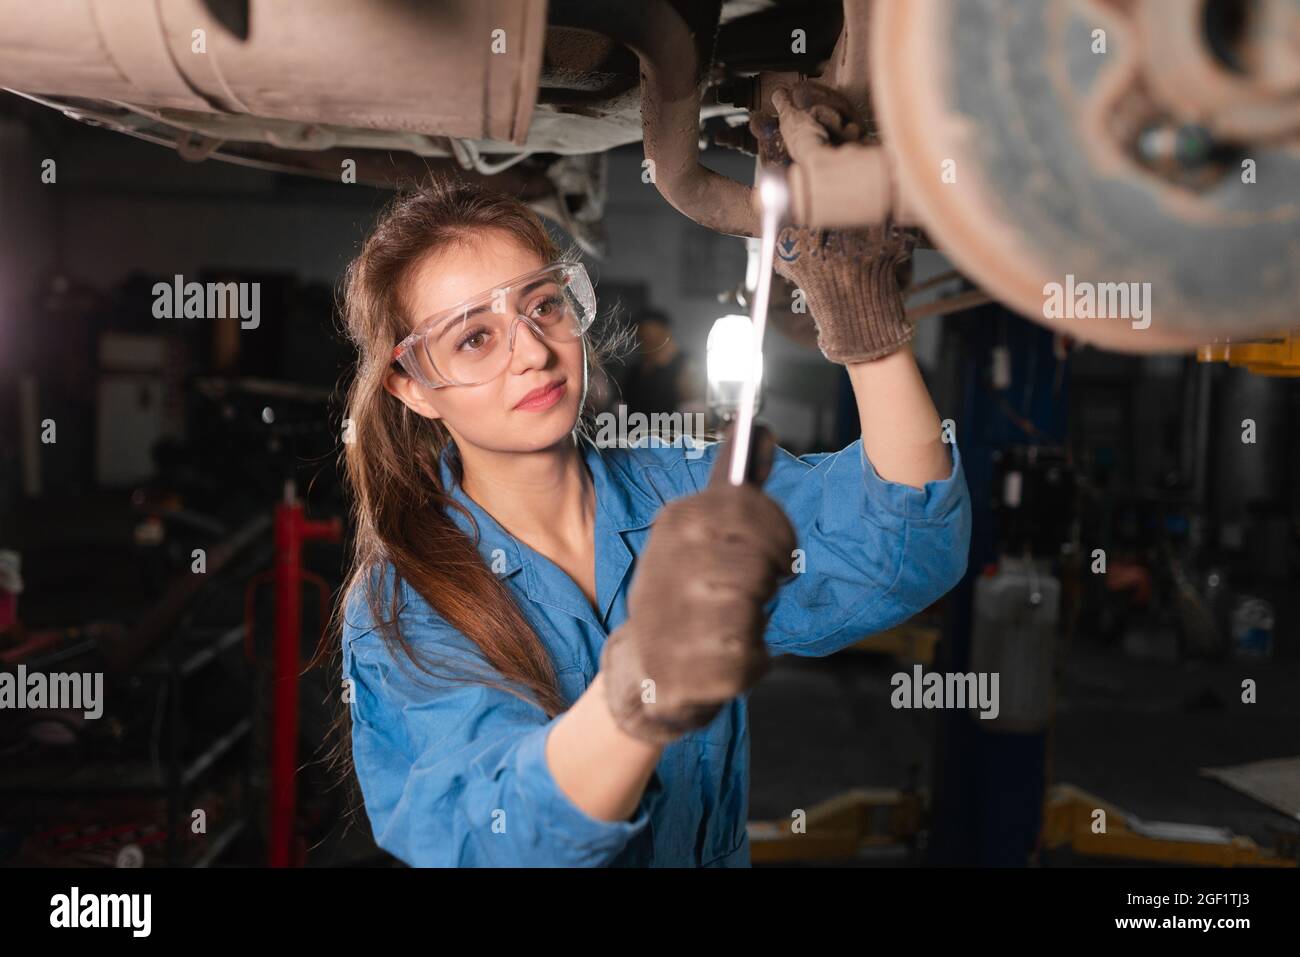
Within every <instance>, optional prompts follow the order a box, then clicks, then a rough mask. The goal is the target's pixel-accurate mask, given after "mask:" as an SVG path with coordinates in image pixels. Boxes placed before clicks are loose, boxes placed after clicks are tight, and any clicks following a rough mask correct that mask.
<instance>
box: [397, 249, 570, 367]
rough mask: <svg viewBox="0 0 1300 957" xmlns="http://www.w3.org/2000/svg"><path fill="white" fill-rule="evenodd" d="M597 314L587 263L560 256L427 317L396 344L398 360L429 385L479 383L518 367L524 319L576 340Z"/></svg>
mask: <svg viewBox="0 0 1300 957" xmlns="http://www.w3.org/2000/svg"><path fill="white" fill-rule="evenodd" d="M595 317H596V294H595V292H594V291H593V290H592V288H591V279H590V278H589V277H588V276H587V270H586V269H585V268H584V267H583V265H582V263H575V262H555V263H551V264H550V265H549V266H543V267H542V268H541V269H538V270H535V271H533V272H530V273H525V274H524V275H522V276H516V277H515V278H514V279H511V280H509V281H508V282H506V283H504V284H502V285H500V286H497V287H495V288H493V289H490V290H488V291H487V292H484V293H481V294H479V295H477V296H474V297H473V298H471V299H467V300H465V301H464V302H461V303H458V304H456V305H454V306H451V307H449V308H447V309H443V310H441V311H440V312H436V313H434V314H433V315H432V316H429V317H427V318H426V319H424V320H422V321H421V322H420V323H419V324H418V325H417V326H416V328H415V331H414V332H412V333H411V334H410V335H409V336H407V337H406V338H405V339H403V340H402V341H401V342H399V343H398V344H397V347H396V348H395V349H393V361H394V362H396V363H397V364H398V365H399V366H401V368H402V370H403V371H404V372H405V373H406V374H407V375H409V376H410V377H411V378H413V379H415V380H416V381H417V382H419V383H421V384H422V385H425V386H427V387H428V388H431V389H441V388H445V387H446V386H451V385H479V384H481V383H484V382H488V381H490V380H492V379H495V378H496V377H497V376H499V375H500V374H501V373H502V372H504V371H505V370H506V368H507V367H508V366H509V365H510V355H511V353H512V352H513V351H514V347H515V331H516V330H517V329H518V328H519V323H521V322H522V323H524V324H525V325H527V326H528V328H529V330H530V331H531V332H532V333H533V335H535V336H537V337H538V338H539V339H550V340H552V341H554V342H573V341H574V340H576V339H580V338H581V337H582V336H583V335H584V334H585V333H586V331H587V329H588V328H590V326H591V324H592V322H593V321H594V320H595Z"/></svg>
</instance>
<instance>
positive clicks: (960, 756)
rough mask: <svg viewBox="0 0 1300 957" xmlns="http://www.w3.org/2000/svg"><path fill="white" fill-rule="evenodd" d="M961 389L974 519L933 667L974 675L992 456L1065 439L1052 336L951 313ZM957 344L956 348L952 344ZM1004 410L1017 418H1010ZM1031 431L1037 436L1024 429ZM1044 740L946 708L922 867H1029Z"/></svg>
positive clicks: (987, 312)
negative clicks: (999, 367) (999, 364)
mask: <svg viewBox="0 0 1300 957" xmlns="http://www.w3.org/2000/svg"><path fill="white" fill-rule="evenodd" d="M944 321H945V323H946V326H945V329H944V334H945V336H949V337H954V339H955V345H956V348H957V349H958V354H959V355H960V356H961V357H962V358H961V361H960V364H959V365H958V366H956V367H957V368H959V369H960V382H958V383H953V384H951V385H949V384H948V383H936V386H937V388H936V389H935V390H934V391H935V392H936V397H938V396H939V395H941V394H944V393H946V394H948V395H949V396H951V401H953V402H957V403H959V409H960V411H959V413H958V414H957V415H953V414H952V412H951V411H949V410H947V409H942V408H941V409H940V414H941V416H942V417H944V418H949V417H950V418H953V419H954V420H955V425H956V429H955V431H956V435H957V443H958V445H959V446H960V448H961V453H962V462H963V466H964V469H965V472H966V481H967V484H968V485H969V487H970V494H971V505H972V512H973V514H972V522H971V550H970V561H969V565H968V567H967V571H966V575H965V577H963V578H962V580H961V582H960V583H959V584H958V585H957V587H956V588H955V589H953V591H952V592H951V593H949V595H948V596H947V598H946V599H945V601H946V603H947V614H946V615H945V623H944V632H943V640H942V641H941V642H939V646H938V649H937V658H936V661H935V664H934V666H933V667H934V668H936V669H937V670H939V671H942V672H966V671H969V670H970V660H971V638H972V631H973V626H974V620H975V615H974V597H975V580H976V578H977V577H978V576H979V575H980V574H982V573H983V570H984V568H985V566H987V565H989V564H990V563H993V562H996V561H997V560H998V546H999V542H998V522H997V513H996V512H995V511H994V509H993V503H994V501H995V497H996V493H995V489H994V488H993V475H994V462H993V456H994V453H996V452H998V451H999V450H1001V449H1004V448H1006V447H1007V446H1011V445H1043V444H1047V445H1060V446H1064V445H1065V444H1066V442H1067V433H1066V425H1067V411H1068V402H1069V388H1068V386H1069V380H1068V375H1067V371H1068V370H1067V369H1065V368H1058V367H1059V366H1062V365H1066V364H1068V359H1064V360H1058V359H1057V357H1056V354H1055V349H1054V338H1055V337H1054V335H1053V333H1051V332H1050V331H1048V330H1046V329H1044V328H1042V327H1040V326H1037V325H1034V324H1033V323H1031V322H1028V321H1027V320H1025V319H1022V318H1021V317H1020V316H1017V315H1016V314H1014V313H1012V312H1010V311H1008V310H1007V309H1004V308H1003V307H1002V306H999V305H996V304H994V305H989V306H981V307H979V308H976V309H971V310H968V311H966V312H963V313H961V314H960V315H959V316H953V317H949V318H948V319H946V320H944ZM949 344H950V345H952V344H953V343H949ZM998 347H1002V348H1005V349H1006V350H1007V351H1008V353H1009V355H1010V371H1011V378H1010V385H1009V387H1008V388H1006V389H1004V390H996V389H995V388H994V386H993V381H992V369H993V363H994V350H995V349H996V348H998ZM839 396H840V405H839V409H838V413H839V414H838V416H837V419H838V422H839V424H840V433H841V434H840V437H841V438H842V439H843V442H842V443H841V444H847V443H848V442H851V441H853V439H855V438H857V437H858V435H860V434H861V431H860V427H859V425H858V420H857V410H856V407H855V405H854V400H853V392H852V389H851V387H850V385H849V379H848V375H847V374H844V375H843V378H842V388H841V389H840V392H839ZM1007 406H1010V409H1011V411H1012V412H1014V413H1015V415H1016V416H1019V418H1020V419H1021V420H1022V421H1021V422H1017V421H1016V419H1015V418H1014V417H1013V416H1010V415H1008V414H1007ZM1026 422H1027V423H1028V424H1029V425H1030V426H1031V427H1032V428H1033V429H1035V430H1037V434H1034V433H1031V432H1029V431H1027V430H1026V429H1025V428H1024V424H1025V423H1026ZM1046 765H1047V734H1046V732H1037V733H1029V734H1026V733H1012V732H1005V731H1002V732H990V731H984V730H982V728H981V726H980V722H979V721H977V720H972V716H971V714H970V713H969V712H965V711H961V712H958V711H941V712H940V713H939V716H938V734H937V739H936V741H935V750H934V769H933V776H932V786H931V794H932V798H931V813H930V837H929V843H928V847H927V848H926V863H927V864H930V865H940V866H1004V867H1005V866H1010V867H1022V866H1025V865H1026V864H1027V863H1028V862H1029V860H1030V856H1031V855H1032V853H1033V851H1034V848H1035V846H1036V844H1037V842H1038V834H1039V831H1040V829H1041V826H1042V810H1043V807H1042V805H1043V795H1044V789H1045V786H1046V780H1045V778H1046Z"/></svg>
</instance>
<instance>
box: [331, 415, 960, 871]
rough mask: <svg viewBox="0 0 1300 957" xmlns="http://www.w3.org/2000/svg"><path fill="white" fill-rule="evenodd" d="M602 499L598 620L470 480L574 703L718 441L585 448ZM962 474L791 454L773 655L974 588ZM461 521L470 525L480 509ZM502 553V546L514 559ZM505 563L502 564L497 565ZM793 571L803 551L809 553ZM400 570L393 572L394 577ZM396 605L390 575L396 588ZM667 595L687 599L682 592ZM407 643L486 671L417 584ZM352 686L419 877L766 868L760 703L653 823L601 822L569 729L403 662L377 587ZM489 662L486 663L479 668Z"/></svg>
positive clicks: (691, 758) (371, 779) (364, 754)
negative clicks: (756, 807) (574, 770)
mask: <svg viewBox="0 0 1300 957" xmlns="http://www.w3.org/2000/svg"><path fill="white" fill-rule="evenodd" d="M579 442H580V449H581V454H582V455H583V457H584V458H585V460H586V463H587V467H588V469H589V470H590V472H591V477H592V480H593V482H594V487H595V494H596V516H595V521H596V528H595V546H596V595H597V605H598V606H599V607H598V610H597V609H593V607H592V605H591V603H590V602H589V601H588V600H587V598H586V597H585V596H584V594H583V592H582V590H581V589H580V588H579V587H578V586H577V584H576V583H575V582H574V581H573V580H572V579H571V578H570V577H569V576H568V575H567V574H566V573H565V572H564V571H562V570H561V569H560V568H559V567H558V566H556V565H555V564H554V563H552V562H551V561H550V560H549V559H547V558H546V557H544V556H543V555H541V554H540V553H538V552H536V551H534V550H533V549H531V548H530V547H529V546H528V545H526V544H524V543H523V542H521V541H518V540H516V539H514V538H513V537H511V536H510V535H509V534H508V533H507V532H506V531H505V530H504V529H503V528H502V527H501V526H500V525H499V524H498V523H497V522H496V521H495V520H494V519H493V518H492V517H491V516H490V515H489V514H488V513H487V512H486V511H484V510H483V509H482V508H481V507H480V506H479V505H478V504H477V503H475V502H474V501H473V500H471V499H470V498H469V497H468V496H467V495H466V494H465V493H464V491H463V490H462V489H460V487H459V486H458V485H457V484H456V483H455V481H454V479H453V477H452V474H451V470H450V466H449V463H448V461H447V458H446V456H444V458H443V462H442V477H443V482H444V488H447V489H449V490H451V492H452V494H453V495H454V497H455V498H456V499H457V500H459V501H460V502H462V503H463V504H464V505H465V506H466V507H467V508H468V509H469V511H470V512H471V513H472V514H473V515H474V517H475V518H476V519H477V522H478V527H479V529H480V530H481V538H480V540H479V552H480V554H481V555H482V556H483V559H484V561H485V562H487V563H488V564H489V565H490V566H492V567H493V569H494V571H497V573H498V575H499V576H500V577H502V578H503V579H504V580H505V581H506V583H507V584H508V586H509V588H510V590H511V592H512V593H513V595H514V597H515V599H516V601H517V602H518V604H519V606H520V608H521V609H522V610H523V612H524V614H525V616H526V617H527V618H528V620H529V621H530V622H531V623H532V625H533V627H534V629H535V630H536V632H537V634H538V635H539V636H540V637H541V639H542V641H543V642H545V644H546V646H547V648H548V650H549V652H550V655H551V658H552V660H553V662H554V665H555V671H556V674H557V678H558V682H559V686H560V690H561V692H562V693H563V695H564V697H565V698H566V699H567V701H568V702H570V703H571V702H572V701H574V700H575V699H576V698H577V697H578V696H579V695H580V694H582V692H583V691H584V690H585V689H586V688H587V686H588V685H589V684H590V683H591V681H592V680H593V679H594V677H595V675H596V671H597V667H598V664H599V662H600V653H601V648H602V646H603V645H604V643H605V639H606V637H607V636H608V635H609V634H610V632H612V631H613V630H614V629H616V628H617V627H618V626H619V625H621V624H622V623H623V622H624V620H626V617H627V607H626V606H627V595H628V589H629V587H630V585H631V582H632V579H633V575H634V571H635V560H636V556H637V555H638V553H639V552H640V551H641V549H642V548H643V547H644V545H645V543H646V540H647V538H648V537H649V535H650V531H651V523H652V522H653V521H654V518H655V514H656V513H657V512H658V511H659V509H660V508H661V507H662V506H663V505H664V503H665V502H668V501H670V500H672V499H674V498H677V497H679V496H682V495H689V494H691V493H694V492H697V491H699V490H701V489H703V487H704V486H705V485H706V484H707V483H708V479H709V472H710V469H711V468H712V466H713V462H714V459H715V458H716V456H717V452H718V449H719V445H718V444H717V443H710V444H708V445H705V446H694V447H690V446H686V447H682V446H670V445H668V444H666V443H662V442H658V441H656V443H655V444H654V445H653V446H645V445H643V446H641V447H631V448H604V449H601V448H597V447H596V446H595V445H594V444H592V443H591V442H590V441H589V440H587V439H580V440H579ZM950 448H951V450H952V471H951V473H950V474H949V475H948V476H947V477H946V478H944V479H941V480H938V481H933V482H928V483H926V485H925V487H924V488H921V489H917V488H912V487H910V486H906V485H902V484H899V483H894V482H889V481H886V480H884V479H882V478H881V477H880V476H879V475H878V474H877V473H876V471H875V469H874V468H873V467H872V465H871V462H870V461H869V460H868V459H867V457H866V454H865V452H864V450H863V447H862V441H861V439H859V440H857V441H855V442H853V443H852V444H850V445H849V446H847V447H846V448H844V449H843V450H841V451H839V452H834V453H816V454H810V455H803V456H798V457H796V456H794V455H792V454H790V453H789V452H787V451H785V450H783V449H779V448H778V449H777V450H776V457H775V460H774V462H773V465H772V470H771V472H770V474H769V476H768V478H767V481H766V482H765V483H764V491H766V492H767V493H768V494H769V495H770V496H772V498H774V499H775V500H776V501H777V502H779V503H780V504H781V506H782V507H783V508H784V510H785V513H786V515H787V516H788V517H789V519H790V523H791V525H792V526H793V528H794V530H795V534H796V536H797V538H798V547H799V548H800V549H802V550H803V556H802V558H803V562H802V564H803V567H804V570H803V571H802V572H801V573H799V574H796V575H794V577H793V578H792V579H791V580H790V581H789V582H788V583H787V584H784V585H783V586H782V587H781V588H780V590H779V591H778V592H777V594H776V595H775V596H774V597H773V598H772V599H771V601H770V602H769V604H768V608H769V609H770V613H771V617H770V620H769V623H768V627H767V632H766V634H765V640H766V642H767V644H768V647H769V650H770V651H771V653H772V654H774V655H779V654H794V655H806V656H821V655H829V654H831V653H832V652H835V651H838V650H839V649H841V648H843V647H845V646H846V645H849V644H852V643H854V642H856V641H858V640H859V639H861V638H863V637H864V636H866V635H869V634H871V633H873V632H876V631H880V630H882V629H884V628H889V627H890V626H892V625H896V624H898V623H899V622H901V621H903V620H904V619H906V618H908V617H910V616H911V615H913V614H915V613H916V612H918V611H920V610H921V609H923V608H925V607H926V606H927V605H929V604H930V603H931V602H933V601H935V600H936V599H937V598H939V597H940V596H941V595H943V594H944V593H945V592H947V591H948V590H949V589H950V588H952V587H953V585H954V584H956V582H957V581H958V580H959V579H960V578H961V576H962V574H963V572H964V571H965V568H966V557H967V550H968V547H969V541H970V495H969V492H968V491H967V488H966V481H965V477H964V475H963V473H962V465H961V457H960V455H959V453H958V451H957V448H956V446H955V445H953V446H951V447H950ZM451 511H452V517H453V519H454V520H455V521H456V522H457V523H458V524H459V526H460V527H461V528H463V529H464V530H465V531H466V532H467V533H470V534H472V527H471V526H470V525H469V523H468V521H467V520H466V519H465V517H464V516H463V515H460V514H459V513H458V512H456V511H455V510H451ZM498 550H499V551H498ZM494 559H495V564H493V562H494ZM791 563H792V566H793V565H795V558H794V557H792V560H791ZM391 574H392V569H391V566H390V567H388V568H387V569H385V570H383V571H381V572H380V573H379V575H378V577H379V578H382V577H383V575H391ZM381 584H382V585H386V586H388V589H389V591H386V592H385V594H390V593H391V579H390V580H388V581H387V582H381ZM663 597H664V601H669V602H670V601H672V596H671V595H665V596H663ZM398 608H399V612H398V614H399V621H400V624H401V630H402V634H403V636H404V637H405V638H406V639H407V640H408V641H410V642H411V643H412V644H413V645H414V646H415V647H416V649H417V651H418V653H419V654H421V655H422V656H424V655H431V656H433V657H435V658H437V659H439V660H442V661H453V662H454V661H457V660H463V661H466V662H474V661H477V662H481V660H482V659H481V658H478V657H476V656H475V655H474V646H473V645H472V643H471V642H470V641H469V640H468V639H467V638H466V637H465V636H464V635H463V634H462V633H461V632H459V631H457V630H455V629H453V628H452V627H451V626H450V625H449V624H448V623H447V622H446V621H445V620H444V619H442V618H441V617H440V616H439V615H438V614H437V612H435V611H434V610H433V609H432V608H431V607H430V606H429V604H428V603H427V602H426V601H425V600H424V599H423V598H421V597H420V595H419V594H418V593H416V591H415V590H414V589H412V588H411V587H410V586H409V585H407V584H406V583H405V582H402V583H400V597H399V602H398ZM344 622H345V624H344V629H343V666H344V677H345V678H350V679H351V681H352V689H353V695H352V702H351V704H350V708H351V717H352V745H353V756H354V760H355V765H356V772H357V777H358V780H359V782H360V785H361V791H362V795H363V797H364V800H365V807H366V812H367V814H368V816H369V819H370V823H371V826H372V830H373V832H374V836H375V840H376V842H377V843H378V844H379V846H380V847H382V848H384V849H385V850H387V851H389V852H390V853H392V854H393V855H395V856H396V857H398V858H399V859H400V860H402V861H405V862H406V863H408V864H411V865H414V866H457V865H459V866H475V865H479V866H483V865H486V866H534V865H540V866H603V865H612V866H646V865H653V866H688V867H690V866H705V867H707V866H713V867H745V866H748V865H749V860H750V859H749V841H748V837H747V834H746V818H747V815H748V805H749V721H748V715H747V712H746V701H745V696H741V697H738V698H735V699H733V700H732V701H731V702H730V703H729V704H728V705H727V706H725V707H724V708H723V709H722V710H721V712H720V713H719V714H718V715H717V717H716V718H715V719H714V720H713V722H712V723H710V724H709V725H708V726H706V727H704V728H701V729H699V730H698V731H694V732H692V733H690V734H687V735H686V736H684V737H682V738H680V739H678V740H677V741H675V742H673V743H672V744H670V745H668V746H667V747H666V748H665V749H664V751H663V755H662V757H661V759H660V761H659V764H658V766H657V768H656V770H655V772H654V774H653V775H652V776H651V778H650V782H649V785H648V786H647V788H646V791H645V793H644V795H643V796H642V799H641V802H640V804H639V806H638V807H637V810H636V812H635V814H634V815H633V816H632V817H630V818H629V819H627V820H621V821H602V820H598V819H595V818H593V817H591V816H589V815H588V814H586V813H585V812H584V811H582V810H581V809H580V808H578V807H577V806H576V805H575V804H574V803H573V802H572V801H571V800H570V799H569V798H568V797H567V796H566V795H565V794H564V792H563V791H561V790H560V789H559V787H558V786H557V785H556V783H555V779H554V778H553V777H552V775H551V772H550V770H549V768H548V766H547V763H546V759H545V755H544V746H545V743H546V736H547V734H548V733H549V732H550V730H551V728H552V726H553V725H554V723H555V721H556V720H558V718H555V719H551V720H548V719H547V718H546V715H545V713H544V712H543V711H542V710H541V708H539V707H537V706H535V705H532V704H529V703H527V702H525V701H522V700H520V699H519V698H518V697H517V696H515V695H512V694H510V693H509V692H507V691H503V690H497V689H494V688H491V687H486V686H484V685H482V684H464V683H453V682H447V681H439V680H438V679H434V678H431V677H430V676H429V675H427V674H426V673H424V672H421V671H416V670H415V669H414V668H413V667H412V666H411V665H410V663H409V662H408V661H406V660H405V659H404V658H403V657H402V656H401V655H400V653H398V655H397V656H396V658H401V660H400V661H399V660H396V658H395V656H394V654H392V653H390V651H389V650H388V648H387V646H386V644H385V643H384V641H383V639H382V638H381V636H380V633H379V631H378V630H377V629H376V626H375V623H374V621H373V619H372V618H371V616H370V613H369V611H368V608H367V604H366V602H365V601H364V599H363V597H362V596H361V595H360V593H359V590H356V591H354V594H353V595H352V596H351V597H350V599H349V601H348V602H347V604H346V606H345V611H344ZM481 667H482V666H481V665H480V668H481Z"/></svg>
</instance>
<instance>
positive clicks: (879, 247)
mask: <svg viewBox="0 0 1300 957" xmlns="http://www.w3.org/2000/svg"><path fill="white" fill-rule="evenodd" d="M772 102H773V104H774V106H775V107H776V110H777V112H776V113H775V114H774V113H755V114H754V116H752V117H751V118H750V121H749V128H750V131H751V132H752V133H753V134H754V136H755V138H757V140H758V155H759V161H760V162H761V163H762V164H763V165H765V166H787V165H789V164H790V162H791V157H790V154H789V153H788V152H787V150H786V146H785V140H784V138H783V137H782V134H781V128H782V126H785V127H786V128H787V129H789V128H790V126H791V125H792V124H800V123H803V124H806V123H807V122H808V121H809V119H810V118H811V120H813V121H815V122H816V123H818V124H819V125H820V126H821V127H822V128H823V130H824V131H825V139H826V141H827V142H829V143H830V144H832V145H834V146H838V145H840V144H841V143H846V142H865V141H866V132H865V127H864V124H863V123H862V121H861V119H860V118H859V117H858V115H857V113H856V111H855V109H854V107H853V104H852V103H850V102H849V100H848V99H847V98H846V97H845V96H844V95H843V94H841V93H840V92H839V91H837V90H834V89H832V88H831V87H828V86H824V85H823V84H820V83H816V82H814V81H812V80H804V81H803V82H801V83H798V84H796V85H795V86H793V87H790V88H789V89H788V90H777V91H776V93H775V94H773V96H772ZM795 161H796V162H797V158H796V160H795ZM915 245H916V236H915V233H914V232H912V231H910V230H905V229H901V228H900V227H898V226H895V225H894V224H892V223H885V224H882V225H879V226H868V227H865V228H862V229H829V230H828V229H808V228H806V227H803V226H787V227H785V228H784V229H782V230H781V232H780V234H779V235H778V236H777V242H776V264H775V268H776V271H777V273H779V274H780V275H782V276H784V277H785V278H786V279H788V280H789V281H790V282H792V283H794V284H795V285H796V286H797V287H798V288H799V289H801V290H803V294H804V299H805V301H806V303H807V305H808V311H809V312H810V313H811V314H812V317H813V321H814V322H815V323H816V325H817V345H818V346H819V347H820V348H821V351H822V354H823V355H825V356H826V358H827V359H830V360H831V361H832V362H838V363H840V364H841V365H847V364H848V363H851V362H865V361H867V360H870V359H879V358H881V357H882V356H887V355H889V354H890V353H891V352H894V351H896V350H898V349H899V348H901V347H902V346H903V345H904V344H905V343H907V342H908V341H909V340H910V339H911V338H912V324H911V323H910V322H908V321H907V317H906V313H905V310H904V308H903V295H902V289H901V286H900V276H901V275H903V274H905V273H906V272H907V271H908V261H909V259H910V257H911V255H912V249H913V247H914V246H915Z"/></svg>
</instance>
